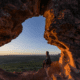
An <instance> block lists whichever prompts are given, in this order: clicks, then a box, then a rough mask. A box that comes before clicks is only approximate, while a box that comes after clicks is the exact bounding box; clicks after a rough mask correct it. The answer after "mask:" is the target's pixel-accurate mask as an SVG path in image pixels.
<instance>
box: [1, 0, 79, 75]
mask: <svg viewBox="0 0 80 80" xmlns="http://www.w3.org/2000/svg"><path fill="white" fill-rule="evenodd" d="M79 3H80V1H79V0H70V1H68V0H46V1H45V2H43V0H1V1H0V46H3V45H4V44H7V43H9V42H11V40H12V39H15V38H16V37H18V35H19V34H20V33H21V32H22V25H21V23H22V22H24V21H25V20H26V19H28V18H31V17H33V16H39V15H43V17H45V18H46V24H45V32H44V38H45V39H46V40H47V41H48V44H51V45H55V46H57V47H58V48H59V49H60V50H61V57H60V59H59V63H60V64H61V65H62V66H63V67H64V68H65V70H66V74H68V73H67V70H68V67H69V66H68V65H67V64H70V65H71V66H72V67H74V68H77V69H80V53H79V52H80V12H79V10H80V7H79ZM66 55H68V58H69V61H70V62H67V63H66V64H65V62H63V61H64V60H63V58H64V57H65V56H66ZM64 64H65V65H66V66H64ZM69 68H70V67H69Z"/></svg>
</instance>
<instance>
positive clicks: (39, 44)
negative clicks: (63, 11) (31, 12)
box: [0, 16, 61, 55]
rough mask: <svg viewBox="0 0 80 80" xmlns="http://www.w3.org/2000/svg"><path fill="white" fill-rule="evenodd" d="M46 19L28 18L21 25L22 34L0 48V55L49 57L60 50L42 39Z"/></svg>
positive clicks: (41, 17)
mask: <svg viewBox="0 0 80 80" xmlns="http://www.w3.org/2000/svg"><path fill="white" fill-rule="evenodd" d="M45 22H46V18H45V17H43V16H39V17H32V18H28V19H27V20H25V21H24V22H23V23H22V26H23V30H22V33H20V35H19V36H18V37H17V38H16V39H13V40H12V41H11V42H9V43H7V44H5V45H3V46H2V47H0V55H45V53H46V51H49V54H50V55H53V54H59V53H61V50H60V49H59V48H58V47H56V46H54V45H50V44H48V43H47V40H45V38H44V31H45Z"/></svg>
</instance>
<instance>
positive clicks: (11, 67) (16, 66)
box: [0, 55, 60, 72]
mask: <svg viewBox="0 0 80 80" xmlns="http://www.w3.org/2000/svg"><path fill="white" fill-rule="evenodd" d="M50 57H51V60H52V61H58V60H59V57H60V55H57V56H50ZM45 59H46V56H0V68H2V69H4V70H6V71H7V72H14V71H16V72H20V71H21V72H22V71H25V70H27V71H28V70H36V71H38V70H39V69H40V68H41V67H42V64H43V60H45Z"/></svg>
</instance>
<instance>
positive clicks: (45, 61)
mask: <svg viewBox="0 0 80 80" xmlns="http://www.w3.org/2000/svg"><path fill="white" fill-rule="evenodd" d="M45 64H47V65H50V64H51V59H50V56H49V52H48V51H46V60H44V61H43V68H44V65H45Z"/></svg>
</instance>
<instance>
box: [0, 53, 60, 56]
mask: <svg viewBox="0 0 80 80" xmlns="http://www.w3.org/2000/svg"><path fill="white" fill-rule="evenodd" d="M59 54H61V53H58V54H49V55H59ZM41 55H42V56H45V55H46V54H10V55H6V54H5V55H0V56H41Z"/></svg>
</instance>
